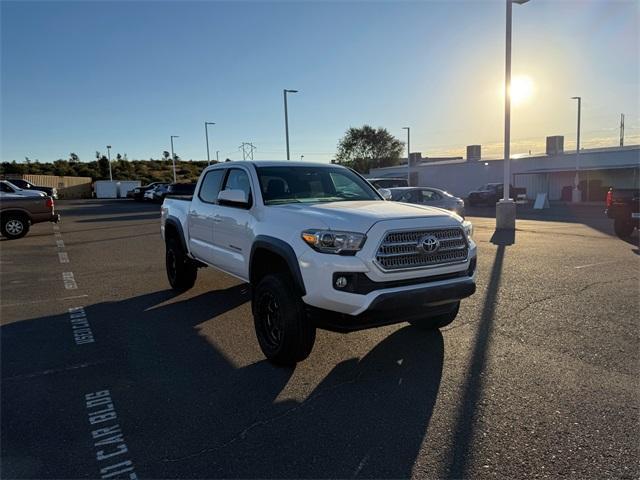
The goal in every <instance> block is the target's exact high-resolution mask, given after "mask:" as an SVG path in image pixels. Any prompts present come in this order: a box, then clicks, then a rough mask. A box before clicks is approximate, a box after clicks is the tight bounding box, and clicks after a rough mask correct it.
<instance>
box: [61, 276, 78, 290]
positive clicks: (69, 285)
mask: <svg viewBox="0 0 640 480" xmlns="http://www.w3.org/2000/svg"><path fill="white" fill-rule="evenodd" d="M62 281H63V282H64V288H66V289H67V290H76V289H77V288H78V284H77V283H76V279H75V278H74V277H73V272H62Z"/></svg>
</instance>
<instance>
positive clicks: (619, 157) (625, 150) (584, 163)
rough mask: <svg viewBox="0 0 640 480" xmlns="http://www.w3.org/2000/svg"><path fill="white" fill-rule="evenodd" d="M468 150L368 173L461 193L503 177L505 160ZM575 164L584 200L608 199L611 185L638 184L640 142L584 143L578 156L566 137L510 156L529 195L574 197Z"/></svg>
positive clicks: (516, 179) (515, 178)
mask: <svg viewBox="0 0 640 480" xmlns="http://www.w3.org/2000/svg"><path fill="white" fill-rule="evenodd" d="M549 138H553V139H562V137H549ZM550 147H551V148H550ZM558 147H559V148H558ZM467 152H468V154H467V158H466V159H463V158H460V159H447V160H444V161H437V160H430V159H428V158H427V159H422V157H421V155H420V154H415V153H412V154H411V165H410V167H409V170H408V169H407V165H406V163H405V164H404V165H401V166H396V167H386V168H377V169H372V170H371V172H370V173H369V175H370V176H372V177H406V176H407V173H410V177H409V178H410V183H411V184H412V185H419V186H432V187H438V188H442V189H444V190H447V191H449V192H450V193H452V194H454V195H457V196H461V197H466V196H467V193H468V192H470V191H471V190H475V189H477V188H478V187H479V186H480V185H483V184H485V183H492V182H502V179H503V168H504V167H503V164H504V161H503V160H487V161H484V160H482V159H481V156H480V149H479V146H471V148H467ZM470 153H471V154H470ZM576 168H578V170H579V178H580V189H581V191H582V199H583V201H604V197H605V194H606V191H607V190H608V189H609V187H612V186H613V187H618V188H630V187H635V188H638V186H639V184H640V145H631V146H626V147H610V148H595V149H582V150H580V155H579V158H578V156H577V155H576V152H575V151H569V152H566V151H563V149H562V140H560V142H559V143H558V142H555V143H552V144H551V146H550V143H549V142H547V153H546V154H542V155H518V156H515V157H513V158H512V159H511V183H512V185H514V186H516V187H525V188H526V189H527V197H528V198H530V199H534V198H535V197H536V195H537V194H538V193H547V194H548V197H549V200H566V201H569V200H570V199H571V188H572V186H573V181H574V176H575V172H576Z"/></svg>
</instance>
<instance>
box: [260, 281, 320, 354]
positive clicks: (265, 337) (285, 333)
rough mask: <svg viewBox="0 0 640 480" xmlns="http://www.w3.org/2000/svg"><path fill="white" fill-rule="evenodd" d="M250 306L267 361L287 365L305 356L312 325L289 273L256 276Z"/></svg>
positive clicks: (313, 338)
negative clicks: (260, 277) (257, 281)
mask: <svg viewBox="0 0 640 480" xmlns="http://www.w3.org/2000/svg"><path fill="white" fill-rule="evenodd" d="M251 307H252V310H253V323H254V326H255V330H256V337H257V338H258V343H259V344H260V348H261V349H262V352H263V353H264V355H265V357H267V359H268V360H269V361H271V362H272V363H274V364H276V365H287V366H289V365H295V364H296V363H297V362H300V361H302V360H304V359H305V358H307V357H308V356H309V354H310V353H311V350H312V348H313V344H314V343H315V341H316V327H315V325H314V324H313V322H312V321H311V319H310V318H309V317H308V316H307V313H306V309H305V306H304V303H303V302H302V299H301V298H300V296H299V295H298V294H297V293H296V289H295V288H294V285H293V282H292V281H291V278H290V277H289V275H287V274H285V273H276V274H271V275H266V276H265V277H264V278H263V279H262V280H260V282H259V283H258V286H257V287H256V289H255V292H254V295H253V301H252V304H251Z"/></svg>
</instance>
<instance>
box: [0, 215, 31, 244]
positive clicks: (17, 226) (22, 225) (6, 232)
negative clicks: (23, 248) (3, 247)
mask: <svg viewBox="0 0 640 480" xmlns="http://www.w3.org/2000/svg"><path fill="white" fill-rule="evenodd" d="M29 227H30V224H29V219H28V218H27V217H25V216H24V215H15V214H10V215H6V216H3V217H2V225H0V230H1V231H2V236H3V237H5V238H6V239H7V240H16V239H18V238H22V237H24V236H25V235H26V234H27V233H28V232H29Z"/></svg>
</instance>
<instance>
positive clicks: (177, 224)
mask: <svg viewBox="0 0 640 480" xmlns="http://www.w3.org/2000/svg"><path fill="white" fill-rule="evenodd" d="M169 225H170V226H171V227H173V228H175V229H176V230H177V231H178V240H179V241H180V245H181V246H182V248H183V250H184V251H185V252H188V251H189V249H188V248H187V241H186V239H185V238H184V230H183V229H182V224H181V223H180V220H178V219H177V218H176V217H175V216H173V215H169V216H168V217H167V219H166V220H165V221H164V228H165V238H166V231H167V226H169Z"/></svg>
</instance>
